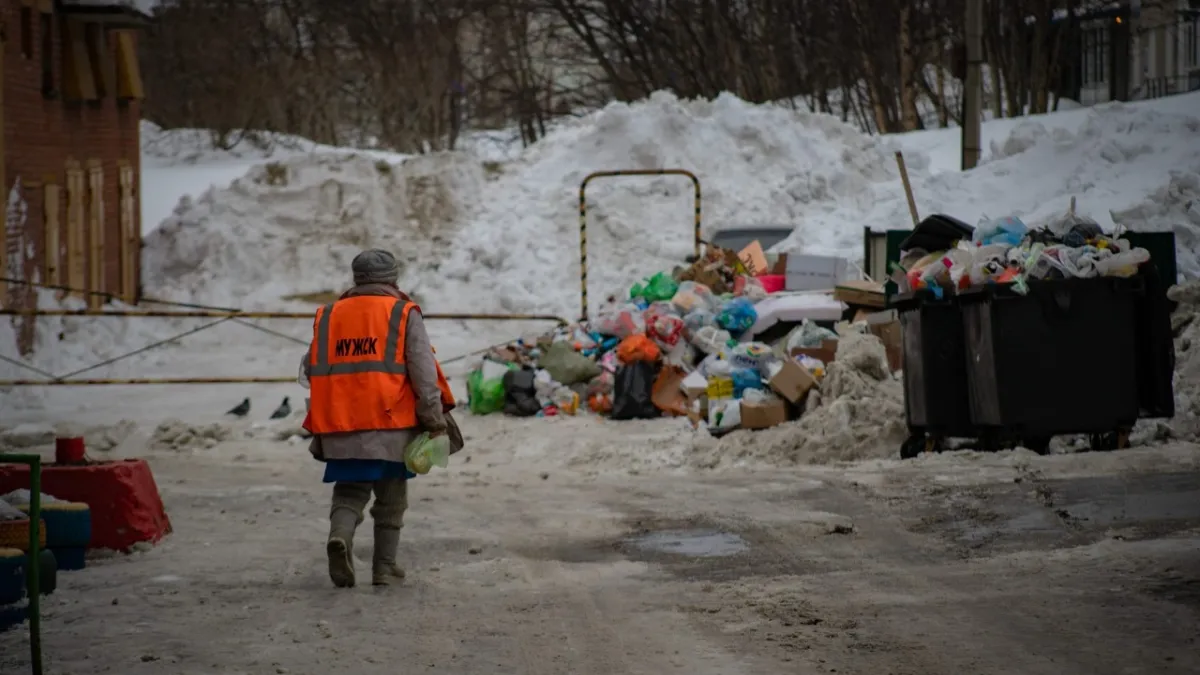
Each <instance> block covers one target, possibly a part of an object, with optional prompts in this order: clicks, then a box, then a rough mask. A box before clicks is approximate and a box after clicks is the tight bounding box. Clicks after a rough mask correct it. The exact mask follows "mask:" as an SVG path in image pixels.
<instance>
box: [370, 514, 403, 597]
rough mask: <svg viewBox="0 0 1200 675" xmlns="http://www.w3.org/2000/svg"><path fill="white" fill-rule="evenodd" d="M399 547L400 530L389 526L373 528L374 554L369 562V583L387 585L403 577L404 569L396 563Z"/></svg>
mask: <svg viewBox="0 0 1200 675" xmlns="http://www.w3.org/2000/svg"><path fill="white" fill-rule="evenodd" d="M398 548H400V530H398V529H396V528H391V527H378V526H376V528H375V556H374V560H373V561H372V563H371V583H372V584H374V585H376V586H388V585H390V584H392V583H393V582H398V581H400V580H401V579H403V578H404V569H403V568H401V567H400V566H399V565H397V564H396V550H397V549H398Z"/></svg>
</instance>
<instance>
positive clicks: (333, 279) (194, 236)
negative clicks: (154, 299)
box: [144, 153, 484, 307]
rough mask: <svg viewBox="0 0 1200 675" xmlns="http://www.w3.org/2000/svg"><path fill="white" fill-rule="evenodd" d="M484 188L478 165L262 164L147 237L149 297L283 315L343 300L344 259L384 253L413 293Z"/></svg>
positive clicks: (356, 160) (442, 161)
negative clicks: (307, 298) (304, 305)
mask: <svg viewBox="0 0 1200 675" xmlns="http://www.w3.org/2000/svg"><path fill="white" fill-rule="evenodd" d="M483 182H484V177H483V170H482V168H481V167H480V165H479V164H478V162H475V161H474V160H471V159H469V158H466V157H463V156H461V155H454V154H449V153H447V154H438V155H429V156H424V157H418V158H413V159H410V160H407V161H405V162H402V163H401V164H399V165H393V164H390V163H388V162H385V161H383V160H373V159H370V158H369V157H366V156H363V155H318V156H309V157H302V158H293V159H288V160H284V161H281V162H277V163H270V164H265V165H260V166H257V167H255V168H253V169H252V170H251V171H250V172H249V173H248V174H247V175H246V176H244V177H243V178H240V179H238V180H236V181H234V183H233V184H232V185H231V186H229V188H228V189H223V190H210V191H209V192H207V193H205V194H204V195H203V196H202V197H201V198H200V199H198V200H196V201H195V202H194V203H189V201H188V200H185V201H184V202H183V203H181V204H180V206H179V208H178V209H177V210H176V213H175V215H174V216H172V217H171V218H169V219H167V221H166V222H164V223H163V224H162V225H161V226H159V228H158V229H157V230H155V231H154V232H152V233H151V234H150V235H149V236H147V237H146V240H145V249H144V250H145V257H144V260H145V268H144V269H145V272H144V273H145V280H146V288H147V292H153V293H155V294H157V295H159V296H163V295H165V296H169V297H172V298H180V297H183V298H188V299H190V300H195V301H199V302H203V303H207V304H216V305H223V306H230V307H249V306H265V307H279V306H280V304H281V302H283V301H286V300H295V299H299V298H298V297H297V296H302V295H308V294H322V293H326V294H327V293H334V292H339V291H341V290H343V289H344V288H345V287H346V286H348V285H349V281H350V280H349V269H350V261H351V259H352V258H353V257H354V256H355V255H356V254H357V253H359V252H360V251H362V250H363V249H365V248H371V247H381V248H386V249H388V250H391V251H393V252H394V253H395V254H396V256H397V258H398V259H399V260H400V262H401V264H402V266H403V271H402V279H403V282H404V284H405V288H406V289H411V290H412V291H414V292H416V293H418V294H419V293H420V291H421V280H422V278H423V277H424V276H425V275H426V274H427V273H428V269H429V267H428V266H429V265H430V264H432V263H435V262H436V260H437V259H438V258H439V257H440V255H441V253H440V251H441V250H443V249H444V248H445V247H446V246H447V245H448V242H449V240H450V237H452V236H453V234H454V231H455V229H456V226H457V223H458V222H460V221H462V220H466V219H467V218H469V216H470V215H471V214H472V212H473V210H474V208H475V205H476V201H475V199H476V196H477V195H478V193H479V189H480V186H481V185H482V183H483ZM310 306H311V303H310Z"/></svg>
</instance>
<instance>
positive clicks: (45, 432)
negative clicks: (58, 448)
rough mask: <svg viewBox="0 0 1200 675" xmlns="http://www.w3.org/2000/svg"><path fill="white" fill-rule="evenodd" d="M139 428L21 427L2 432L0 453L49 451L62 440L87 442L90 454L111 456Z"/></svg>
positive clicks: (125, 424) (127, 422)
mask: <svg viewBox="0 0 1200 675" xmlns="http://www.w3.org/2000/svg"><path fill="white" fill-rule="evenodd" d="M136 429H137V424H135V423H134V422H133V421H131V420H121V421H119V422H117V423H116V424H106V425H100V426H83V425H78V424H72V423H70V422H63V423H60V424H56V425H49V424H30V423H26V424H18V425H17V426H15V427H12V428H10V429H0V452H3V451H23V450H29V449H35V448H36V449H45V448H50V447H52V446H53V445H54V441H55V439H58V438H76V437H79V438H83V442H84V446H85V447H86V448H87V450H88V451H89V452H91V451H93V450H95V451H99V452H109V451H111V450H113V449H114V448H116V447H117V446H119V445H120V444H121V443H124V442H125V440H126V439H127V438H129V436H130V435H131V434H132V433H133V432H134V431H136Z"/></svg>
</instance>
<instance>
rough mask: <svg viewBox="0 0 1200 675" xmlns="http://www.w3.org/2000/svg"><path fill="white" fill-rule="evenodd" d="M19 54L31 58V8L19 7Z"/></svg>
mask: <svg viewBox="0 0 1200 675" xmlns="http://www.w3.org/2000/svg"><path fill="white" fill-rule="evenodd" d="M21 56H24V57H25V58H27V59H32V58H33V8H32V7H22V8H21Z"/></svg>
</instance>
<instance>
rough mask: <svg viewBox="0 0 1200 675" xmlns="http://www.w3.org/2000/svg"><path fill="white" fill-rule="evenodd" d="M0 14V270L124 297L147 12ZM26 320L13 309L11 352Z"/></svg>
mask: <svg viewBox="0 0 1200 675" xmlns="http://www.w3.org/2000/svg"><path fill="white" fill-rule="evenodd" d="M0 13H2V14H0V19H2V23H0V31H2V32H0V40H2V42H0V81H2V82H3V87H0V91H2V95H3V105H2V106H0V119H2V120H3V125H2V126H3V130H4V133H3V135H2V136H0V139H2V140H0V149H2V153H0V154H2V155H3V158H4V161H3V165H2V166H0V184H3V186H4V193H5V222H4V227H3V228H0V251H3V252H4V255H3V256H2V257H0V278H4V277H7V278H20V279H25V280H27V281H32V282H39V283H43V284H54V285H64V286H70V287H72V288H80V289H86V290H93V291H101V292H105V293H111V294H112V295H114V296H117V297H121V298H126V299H128V300H130V301H132V300H134V299H135V298H136V296H137V289H138V283H139V272H140V251H139V247H140V244H141V225H140V222H139V220H140V213H141V207H140V198H139V191H138V188H139V183H140V179H139V172H140V166H139V164H140V161H139V160H140V152H141V149H140V143H139V138H138V123H139V120H140V116H141V115H140V105H139V102H140V100H141V99H142V98H143V95H144V94H143V88H142V79H141V73H140V71H139V69H138V60H137V51H136V35H137V29H138V28H139V27H140V26H142V25H144V22H145V21H146V19H147V17H146V16H145V15H144V14H142V13H141V12H139V11H137V10H136V9H134V8H133V7H131V6H130V4H129V3H128V2H124V1H122V0H0ZM90 300H91V302H92V303H93V306H98V304H99V303H100V302H102V301H103V298H101V297H91V298H90ZM35 302H36V300H35V294H34V291H33V289H31V288H30V287H28V286H23V285H20V284H12V283H4V282H0V306H5V307H18V308H21V307H32V306H34V304H35ZM36 323H37V321H36V319H34V318H33V317H16V324H15V325H16V327H17V328H18V335H19V339H18V342H19V345H18V346H19V348H20V349H21V351H22V352H27V351H28V350H29V349H31V348H32V345H33V338H34V331H35V327H36ZM0 351H3V350H0Z"/></svg>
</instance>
